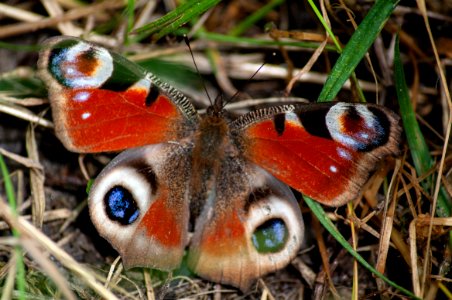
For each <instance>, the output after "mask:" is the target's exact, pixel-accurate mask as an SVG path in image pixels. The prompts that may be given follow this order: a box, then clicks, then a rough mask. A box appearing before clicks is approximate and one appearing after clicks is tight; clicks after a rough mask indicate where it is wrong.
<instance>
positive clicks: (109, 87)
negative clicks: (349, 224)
mask: <svg viewBox="0 0 452 300" xmlns="http://www.w3.org/2000/svg"><path fill="white" fill-rule="evenodd" d="M39 74H40V76H41V78H42V79H43V80H44V82H45V83H46V85H47V86H48V89H49V99H50V103H51V106H52V111H53V118H54V121H55V125H56V129H55V130H56V134H57V136H58V137H59V139H60V140H61V141H62V142H63V144H64V145H65V146H66V147H67V148H68V149H69V150H71V151H75V152H91V153H93V152H103V151H117V150H123V149H127V148H132V149H130V150H127V151H124V152H122V153H121V154H120V155H119V156H117V157H116V158H115V159H113V161H112V162H111V163H110V164H109V165H108V166H107V167H106V168H105V169H104V170H103V171H102V172H101V174H100V175H99V176H98V178H97V179H96V181H95V183H94V184H93V186H92V188H91V191H90V193H89V199H88V201H89V210H90V215H91V219H92V221H93V223H94V225H95V226H96V228H97V230H98V231H99V233H100V234H101V235H102V236H103V237H105V238H106V239H107V240H108V241H109V242H110V243H111V244H112V245H113V247H114V248H115V249H116V250H117V251H118V252H119V253H120V254H121V256H122V259H123V264H124V266H125V267H126V268H129V267H134V266H147V267H152V268H157V269H162V270H172V269H175V268H176V267H178V266H179V264H180V263H181V260H182V257H183V255H184V251H185V248H186V246H188V251H187V256H188V265H189V267H190V268H191V269H192V270H193V271H194V272H196V273H197V274H198V275H200V276H202V277H204V278H207V279H209V280H212V281H216V282H220V283H226V284H231V285H233V286H236V287H239V288H241V289H247V288H248V287H249V286H250V284H251V283H252V282H253V281H254V280H255V279H256V278H258V277H260V276H262V275H264V274H267V273H269V272H272V271H275V270H278V269H280V268H282V267H284V266H285V265H287V264H288V263H289V262H290V261H291V259H293V258H294V257H295V255H296V254H297V251H298V250H299V248H300V245H301V242H302V239H303V235H304V224H303V220H302V216H301V213H300V210H299V207H298V205H297V201H296V199H295V197H294V195H293V194H292V192H291V190H290V189H289V188H288V187H287V186H286V184H287V185H289V186H291V187H292V188H294V189H295V190H297V191H300V192H301V193H303V194H305V195H308V196H310V197H312V198H314V199H316V200H317V201H319V202H321V203H323V204H325V205H329V206H340V205H343V204H345V203H347V202H348V201H351V200H353V199H355V198H357V197H358V195H359V193H360V190H361V189H362V187H363V185H364V183H365V182H366V180H367V178H368V177H369V173H370V172H371V171H372V170H373V169H374V168H375V165H376V163H377V162H378V161H380V160H381V159H382V158H383V157H385V156H387V155H397V154H398V152H399V146H398V143H399V139H400V135H401V128H400V125H399V117H398V116H397V115H396V114H394V113H393V112H391V111H390V110H388V109H386V108H384V107H382V106H378V105H373V104H351V103H344V102H337V103H328V104H324V103H323V104H307V105H282V106H277V107H272V108H266V109H260V110H256V111H252V112H250V113H247V114H245V115H243V116H241V117H239V118H237V119H235V120H229V119H228V118H227V117H225V114H224V110H223V108H222V104H221V103H220V102H219V101H217V103H215V104H214V105H213V106H212V107H210V108H209V109H208V110H207V114H206V115H204V116H200V115H198V114H197V112H196V110H195V108H194V107H193V105H192V104H191V102H190V101H189V100H188V99H187V98H186V97H185V96H184V95H183V94H181V93H180V92H179V91H177V90H176V89H174V88H173V87H171V86H170V85H168V84H167V83H165V82H162V81H161V80H160V79H159V78H157V77H156V76H155V75H153V74H152V73H149V72H148V71H146V70H144V69H142V68H140V67H139V66H137V65H135V64H134V63H132V62H130V61H128V60H126V59H125V58H124V57H122V56H120V55H119V54H116V53H114V52H110V51H108V50H106V49H104V48H102V47H100V46H97V45H93V44H91V43H88V42H85V41H83V40H80V39H77V38H74V37H56V38H52V39H50V40H48V41H47V42H46V47H45V49H44V50H43V51H42V52H41V53H40V59H39ZM189 232H192V235H191V238H190V239H189Z"/></svg>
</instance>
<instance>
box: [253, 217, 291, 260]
mask: <svg viewBox="0 0 452 300" xmlns="http://www.w3.org/2000/svg"><path fill="white" fill-rule="evenodd" d="M287 238H288V230H287V227H286V224H285V223H284V221H283V220H281V219H270V220H267V221H265V222H264V223H263V224H261V225H260V226H258V227H257V228H256V230H255V231H254V233H253V236H252V242H253V246H254V248H256V250H257V252H259V253H275V252H278V251H280V250H281V249H283V248H284V246H285V244H286V242H287Z"/></svg>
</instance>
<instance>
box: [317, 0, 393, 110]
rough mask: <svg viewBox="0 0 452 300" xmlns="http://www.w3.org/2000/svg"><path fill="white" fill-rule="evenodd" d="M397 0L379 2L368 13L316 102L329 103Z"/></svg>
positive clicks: (359, 59) (373, 38)
mask: <svg viewBox="0 0 452 300" xmlns="http://www.w3.org/2000/svg"><path fill="white" fill-rule="evenodd" d="M398 2H399V0H379V1H376V2H375V4H374V6H373V7H372V8H371V9H370V10H369V13H368V14H367V16H366V17H365V18H364V20H363V21H362V22H361V24H360V25H359V26H358V28H357V29H356V31H355V33H354V34H353V36H352V37H351V38H350V40H349V41H348V43H347V45H346V46H345V48H344V50H343V51H342V54H341V56H340V57H339V59H338V60H337V62H336V64H335V65H334V67H333V70H332V71H331V73H330V75H329V76H328V79H327V80H326V82H325V85H324V87H323V89H322V91H321V93H320V95H319V98H318V101H331V100H333V99H334V98H335V97H336V95H337V93H338V92H339V91H340V89H341V88H342V85H343V84H344V83H345V81H347V79H348V78H349V77H350V76H351V74H352V73H353V71H354V70H355V68H356V66H357V65H358V63H359V62H360V61H361V59H362V58H363V57H364V55H365V54H366V52H367V49H369V47H370V46H371V45H372V43H373V42H374V40H375V38H376V37H377V35H378V33H379V32H380V31H381V29H382V28H383V26H384V24H385V23H386V20H387V19H388V18H389V16H390V15H391V13H392V11H393V10H394V8H395V7H396V6H397V3H398Z"/></svg>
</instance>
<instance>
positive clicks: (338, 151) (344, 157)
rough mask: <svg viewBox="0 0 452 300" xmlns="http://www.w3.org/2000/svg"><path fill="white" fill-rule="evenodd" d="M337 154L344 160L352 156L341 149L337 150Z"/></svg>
mask: <svg viewBox="0 0 452 300" xmlns="http://www.w3.org/2000/svg"><path fill="white" fill-rule="evenodd" d="M337 154H339V156H340V157H342V158H343V159H346V160H350V159H351V158H352V156H351V155H350V152H348V151H347V150H345V149H343V148H337Z"/></svg>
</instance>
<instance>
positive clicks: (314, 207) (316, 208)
mask: <svg viewBox="0 0 452 300" xmlns="http://www.w3.org/2000/svg"><path fill="white" fill-rule="evenodd" d="M303 198H304V200H305V202H306V204H307V205H308V206H309V208H310V209H311V211H312V212H313V213H314V214H315V216H316V217H317V218H318V219H319V221H320V223H322V225H323V227H324V228H325V229H326V230H328V232H329V233H330V234H331V235H332V236H333V237H334V238H335V239H336V240H337V241H338V242H339V243H340V244H341V245H342V247H344V248H345V250H347V251H348V252H349V253H350V254H351V255H352V256H353V257H354V258H355V259H356V260H357V261H358V262H359V263H360V264H361V265H363V266H364V267H365V268H366V269H368V270H369V271H371V272H372V273H373V274H375V275H376V276H378V277H379V278H381V279H382V280H383V281H384V282H386V283H387V284H389V285H390V286H392V287H394V288H396V289H398V290H399V291H400V292H402V293H404V294H405V295H407V296H409V297H411V298H414V299H418V298H416V296H415V295H414V294H413V293H411V292H410V291H408V290H407V289H405V288H403V287H401V286H399V285H397V284H396V283H395V282H393V281H391V280H389V279H388V278H387V277H385V276H384V275H383V274H381V273H380V272H378V271H377V270H376V269H375V268H374V267H372V266H371V265H370V264H369V263H368V262H367V261H366V260H365V259H364V258H363V257H362V256H361V255H359V254H358V252H356V251H355V250H354V249H353V248H352V246H351V245H350V244H349V243H348V242H347V240H346V239H345V238H344V237H343V236H342V234H340V232H339V231H338V230H337V229H336V227H335V226H334V224H333V223H332V222H331V220H330V219H328V217H327V216H326V214H325V211H324V210H323V208H322V206H321V205H320V204H318V203H317V202H315V201H314V200H312V199H311V198H309V197H305V196H304V197H303Z"/></svg>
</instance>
